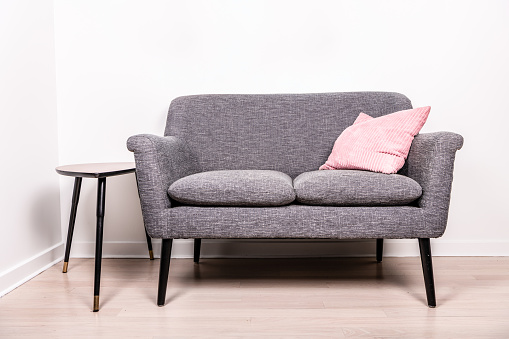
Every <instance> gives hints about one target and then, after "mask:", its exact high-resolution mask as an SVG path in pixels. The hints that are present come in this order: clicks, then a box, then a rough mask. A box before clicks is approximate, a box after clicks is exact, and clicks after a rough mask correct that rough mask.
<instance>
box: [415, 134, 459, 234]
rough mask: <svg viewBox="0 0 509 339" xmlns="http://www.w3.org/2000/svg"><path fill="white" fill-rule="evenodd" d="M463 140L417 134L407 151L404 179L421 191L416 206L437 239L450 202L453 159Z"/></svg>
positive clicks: (437, 135)
mask: <svg viewBox="0 0 509 339" xmlns="http://www.w3.org/2000/svg"><path fill="white" fill-rule="evenodd" d="M462 146H463V137H462V136H461V135H459V134H455V133H451V132H436V133H426V134H419V135H417V136H416V137H415V139H414V140H413V142H412V146H411V147H410V152H409V153H408V158H407V170H406V171H407V175H408V177H410V178H412V179H414V180H415V181H417V182H418V183H419V185H421V187H422V192H423V193H422V196H421V198H420V199H419V200H418V206H419V207H420V208H422V209H423V211H424V213H425V221H426V228H428V229H432V230H434V232H435V233H436V234H437V237H439V236H441V235H442V234H443V233H444V232H445V228H446V226H447V216H448V214H449V202H450V198H451V189H452V179H453V171H454V159H455V157H456V151H457V150H459V149H461V147H462Z"/></svg>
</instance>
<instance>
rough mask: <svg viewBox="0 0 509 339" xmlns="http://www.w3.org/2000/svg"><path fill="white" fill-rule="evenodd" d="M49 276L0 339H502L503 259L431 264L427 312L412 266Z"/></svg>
mask: <svg viewBox="0 0 509 339" xmlns="http://www.w3.org/2000/svg"><path fill="white" fill-rule="evenodd" d="M61 266H62V265H61V264H58V265H56V266H53V267H52V268H50V269H48V270H47V271H45V272H44V273H42V274H40V275H39V276H37V277H35V278H34V279H32V280H31V281H29V282H27V283H26V284H24V285H22V286H21V287H19V288H17V289H16V290H14V291H12V292H11V293H9V294H7V295H5V296H4V297H2V298H1V299H0V337H1V338H110V337H111V338H188V337H197V338H232V337H234V338H236V337H237V338H243V337H251V338H357V337H360V338H509V258H508V257H491V258H485V257H482V258H481V257H462V258H457V257H456V258H448V257H437V258H434V268H435V283H436V286H437V302H438V306H437V308H434V309H430V308H428V307H427V306H426V297H425V290H424V282H423V277H422V271H421V266H420V260H419V258H384V261H383V263H381V264H377V263H376V262H375V261H374V259H371V258H340V259H203V260H202V262H201V263H200V264H199V265H195V264H193V262H192V260H191V259H173V260H172V262H171V267H170V279H169V285H168V293H167V300H166V302H167V304H166V306H165V307H157V306H156V303H155V300H156V292H157V291H156V289H157V275H158V268H159V267H158V266H159V260H154V261H149V260H148V259H105V260H103V274H102V288H101V310H100V311H99V312H97V313H93V312H91V308H92V301H93V297H92V285H93V260H92V259H71V262H70V264H69V271H68V273H67V274H63V273H62V272H61Z"/></svg>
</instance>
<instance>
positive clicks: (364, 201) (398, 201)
mask: <svg viewBox="0 0 509 339" xmlns="http://www.w3.org/2000/svg"><path fill="white" fill-rule="evenodd" d="M293 186H294V189H295V193H296V194H297V201H299V202H301V203H303V204H307V205H328V206H397V205H407V204H409V203H410V202H412V201H414V200H416V199H418V198H419V197H420V196H421V194H422V188H421V186H420V185H419V184H418V183H417V182H416V181H415V180H412V179H410V178H409V177H405V176H403V175H399V174H390V175H387V174H382V173H374V172H369V171H354V170H341V171H313V172H306V173H302V174H301V175H299V176H298V177H297V178H295V180H294V182H293Z"/></svg>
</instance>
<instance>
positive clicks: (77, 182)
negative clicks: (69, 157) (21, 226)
mask: <svg viewBox="0 0 509 339" xmlns="http://www.w3.org/2000/svg"><path fill="white" fill-rule="evenodd" d="M82 179H83V178H82V177H76V178H74V189H73V191H72V204H71V215H70V217H69V228H68V230H67V243H66V244H65V255H64V267H63V269H62V272H63V273H67V265H68V264H69V255H70V253H71V243H72V235H73V233H74V224H75V222H76V211H77V210H78V201H79V200H80V191H81V180H82Z"/></svg>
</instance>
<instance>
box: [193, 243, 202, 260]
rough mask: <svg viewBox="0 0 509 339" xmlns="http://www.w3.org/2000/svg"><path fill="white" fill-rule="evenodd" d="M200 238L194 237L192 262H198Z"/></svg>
mask: <svg viewBox="0 0 509 339" xmlns="http://www.w3.org/2000/svg"><path fill="white" fill-rule="evenodd" d="M200 250H201V239H194V262H195V263H199V262H200Z"/></svg>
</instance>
